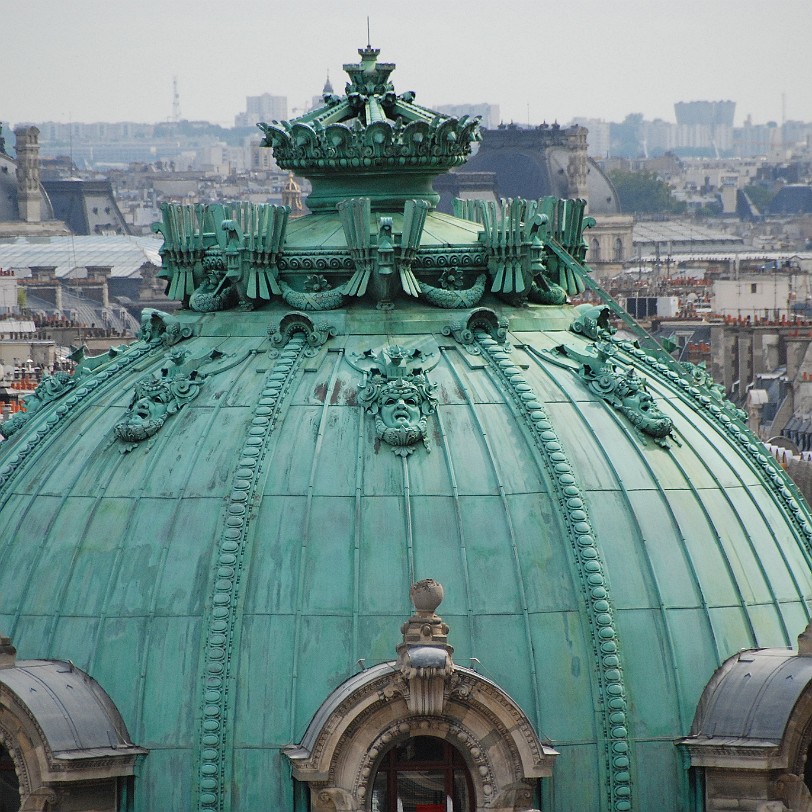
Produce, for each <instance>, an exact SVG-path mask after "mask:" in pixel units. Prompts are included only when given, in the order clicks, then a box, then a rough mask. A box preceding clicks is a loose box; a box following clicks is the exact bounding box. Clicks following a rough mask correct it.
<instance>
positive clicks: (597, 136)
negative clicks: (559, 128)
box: [572, 118, 612, 158]
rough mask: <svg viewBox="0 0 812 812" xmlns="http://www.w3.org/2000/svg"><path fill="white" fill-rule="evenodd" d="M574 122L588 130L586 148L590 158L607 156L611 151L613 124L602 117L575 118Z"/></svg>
mask: <svg viewBox="0 0 812 812" xmlns="http://www.w3.org/2000/svg"><path fill="white" fill-rule="evenodd" d="M572 123H573V124H577V125H578V126H579V127H585V128H586V130H587V136H586V149H587V154H588V155H589V157H590V158H606V157H607V156H608V155H609V154H610V152H611V144H612V140H611V129H610V128H611V125H610V124H609V122H608V121H604V120H603V119H602V118H574V119H573V120H572Z"/></svg>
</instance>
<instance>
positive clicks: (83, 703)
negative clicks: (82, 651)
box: [0, 660, 141, 758]
mask: <svg viewBox="0 0 812 812" xmlns="http://www.w3.org/2000/svg"><path fill="white" fill-rule="evenodd" d="M0 686H3V687H5V688H7V689H8V690H9V691H11V692H12V693H13V694H15V695H16V696H17V698H18V699H19V700H20V702H21V703H22V704H23V705H25V706H27V708H28V709H29V711H30V713H31V715H32V716H33V717H34V719H36V721H37V724H38V725H39V727H40V729H41V730H42V733H43V735H44V737H45V739H46V741H47V742H48V746H49V747H50V749H51V752H52V753H53V754H54V755H55V756H56V757H58V758H59V757H61V758H71V757H76V756H78V755H89V756H98V755H103V754H112V753H117V752H120V751H121V750H122V749H123V750H126V749H129V748H134V747H135V746H134V745H133V744H132V742H130V739H129V735H128V733H127V729H126V727H125V726H124V722H123V720H122V719H121V716H120V715H119V713H118V711H117V710H116V708H115V705H113V703H112V701H111V700H110V698H109V697H108V696H107V694H106V693H105V692H104V691H103V690H102V689H101V687H100V686H99V684H98V683H97V682H96V681H95V680H94V679H92V678H91V677H89V676H88V675H87V674H86V673H85V672H84V671H81V670H80V669H78V668H75V667H74V666H73V664H72V663H69V662H63V661H60V660H20V661H18V662H17V664H16V666H14V667H12V668H3V669H0ZM136 749H138V751H139V752H141V750H140V748H136Z"/></svg>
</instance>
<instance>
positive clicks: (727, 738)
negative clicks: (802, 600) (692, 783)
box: [680, 624, 812, 812]
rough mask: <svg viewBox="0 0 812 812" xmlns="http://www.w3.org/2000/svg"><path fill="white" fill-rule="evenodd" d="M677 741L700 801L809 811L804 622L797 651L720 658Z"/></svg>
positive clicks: (810, 654) (811, 700) (808, 666)
mask: <svg viewBox="0 0 812 812" xmlns="http://www.w3.org/2000/svg"><path fill="white" fill-rule="evenodd" d="M680 745H681V746H682V747H684V748H685V749H686V750H687V752H688V755H689V757H690V764H691V767H692V768H694V769H696V770H698V771H701V772H702V773H703V774H704V785H705V796H706V797H705V800H706V803H708V804H716V806H718V807H719V808H721V807H722V805H726V806H725V808H734V806H733V804H736V805H738V806H737V807H736V808H745V807H746V805H747V804H750V805H752V808H753V809H759V810H762V809H763V810H764V812H768V810H769V812H773V810H784V812H786V810H790V812H812V791H811V790H812V786H810V784H812V769H810V765H809V764H807V761H808V759H809V758H810V756H811V755H812V624H810V626H808V627H807V629H806V630H805V631H804V633H803V634H801V635H800V637H799V638H798V652H797V653H795V652H793V651H792V650H791V649H751V650H742V651H741V652H739V653H738V654H736V655H734V656H733V657H730V658H729V659H728V660H726V661H725V662H724V663H723V664H722V665H721V666H720V668H719V669H718V670H717V671H716V673H715V674H714V675H713V677H712V678H711V680H710V682H709V683H708V685H707V686H706V688H705V691H704V692H703V694H702V698H701V699H700V702H699V706H698V708H697V712H696V716H695V718H694V723H693V726H692V732H691V735H690V736H689V737H687V738H686V739H683V740H682V741H681V742H680ZM716 806H714V808H716ZM709 808H710V807H709Z"/></svg>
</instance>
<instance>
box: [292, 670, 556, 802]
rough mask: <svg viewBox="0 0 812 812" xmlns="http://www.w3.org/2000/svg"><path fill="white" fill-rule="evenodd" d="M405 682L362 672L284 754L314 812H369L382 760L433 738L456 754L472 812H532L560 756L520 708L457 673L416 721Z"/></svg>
mask: <svg viewBox="0 0 812 812" xmlns="http://www.w3.org/2000/svg"><path fill="white" fill-rule="evenodd" d="M409 682H410V681H409V680H408V679H406V678H404V677H403V675H402V674H401V673H400V671H399V670H398V669H397V668H396V666H395V663H383V664H382V665H379V666H376V667H374V668H370V669H368V670H366V671H363V672H361V674H359V675H357V676H356V677H353V678H351V679H350V680H348V681H347V682H345V683H344V684H343V685H341V686H339V688H337V689H336V691H334V692H333V694H331V695H330V696H329V697H328V698H327V700H325V702H324V703H323V704H322V706H321V708H320V709H319V711H318V712H317V713H316V715H315V716H314V717H313V720H312V722H311V724H310V726H309V727H308V730H307V732H306V733H305V736H304V738H303V740H302V743H301V744H300V745H297V746H292V747H289V748H287V749H286V751H285V753H286V755H287V756H288V758H289V759H290V761H291V764H292V765H293V774H294V777H295V778H296V779H297V780H299V781H304V782H306V783H307V784H309V786H310V789H311V803H312V808H313V810H314V812H338V810H342V811H345V810H346V811H347V812H349V811H351V812H362V810H366V809H367V797H368V795H369V787H370V783H371V781H372V780H373V779H374V777H375V773H376V772H377V768H378V766H379V764H380V762H381V759H382V758H383V756H384V755H385V753H386V752H387V751H388V750H389V749H390V748H391V747H392V746H395V745H397V744H400V743H402V742H403V741H405V740H406V739H408V738H410V737H412V736H436V737H438V738H441V739H445V740H446V741H448V742H449V743H451V744H452V745H454V746H455V747H456V748H457V749H458V750H459V752H460V753H461V755H462V756H463V759H464V760H465V762H466V765H467V766H468V769H469V771H470V773H471V777H472V780H473V784H474V792H475V797H476V809H477V810H485V809H488V810H493V811H494V812H497V811H498V812H517V810H526V809H530V808H532V804H533V798H534V783H533V782H534V779H538V778H542V777H545V776H550V775H552V766H553V759H554V758H555V756H556V755H557V753H556V751H555V750H553V749H552V748H550V747H547V746H545V745H543V744H542V743H541V742H540V741H539V739H538V738H537V736H536V734H535V731H534V730H533V727H532V725H531V724H530V721H529V720H528V719H527V717H526V716H525V714H524V713H523V712H522V710H521V709H520V708H519V706H518V705H517V704H516V703H515V702H514V701H513V700H512V699H511V698H510V697H509V696H508V695H507V694H506V693H505V692H504V691H502V690H501V689H500V688H499V687H498V686H497V685H496V684H495V683H493V682H491V681H490V680H488V679H486V678H485V677H482V676H481V675H480V674H477V673H476V672H475V671H472V670H470V669H467V668H459V667H455V668H454V671H453V674H452V675H451V677H450V678H449V679H448V681H447V684H446V685H444V686H443V702H442V706H441V707H440V708H436V709H433V710H431V711H430V712H425V711H426V710H429V709H424V712H422V713H421V712H417V713H416V712H414V709H413V708H410V704H413V703H410V699H413V698H414V697H413V696H412V694H413V692H414V691H415V689H417V691H418V692H419V690H420V689H419V687H418V686H415V685H410V684H409ZM494 732H495V733H497V734H498V735H493V734H494Z"/></svg>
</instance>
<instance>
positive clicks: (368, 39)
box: [367, 14, 372, 48]
mask: <svg viewBox="0 0 812 812" xmlns="http://www.w3.org/2000/svg"><path fill="white" fill-rule="evenodd" d="M371 47H372V37H371V36H370V35H369V14H367V48H371Z"/></svg>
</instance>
